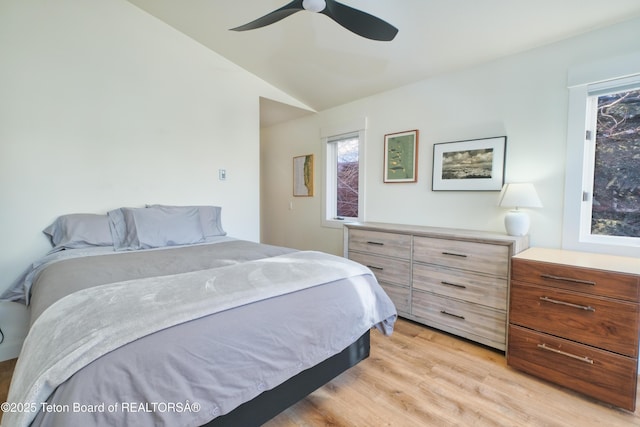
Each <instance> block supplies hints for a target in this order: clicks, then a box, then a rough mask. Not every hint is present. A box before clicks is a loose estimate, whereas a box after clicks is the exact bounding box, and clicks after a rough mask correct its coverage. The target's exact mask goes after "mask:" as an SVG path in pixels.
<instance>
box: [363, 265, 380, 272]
mask: <svg viewBox="0 0 640 427" xmlns="http://www.w3.org/2000/svg"><path fill="white" fill-rule="evenodd" d="M367 267H369V268H370V269H372V270H378V271H383V270H384V268H382V267H376V266H375V265H367Z"/></svg>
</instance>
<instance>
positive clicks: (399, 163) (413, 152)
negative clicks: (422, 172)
mask: <svg viewBox="0 0 640 427" xmlns="http://www.w3.org/2000/svg"><path fill="white" fill-rule="evenodd" d="M416 181H418V131H417V130H409V131H405V132H397V133H390V134H387V135H385V136H384V182H391V183H393V182H416Z"/></svg>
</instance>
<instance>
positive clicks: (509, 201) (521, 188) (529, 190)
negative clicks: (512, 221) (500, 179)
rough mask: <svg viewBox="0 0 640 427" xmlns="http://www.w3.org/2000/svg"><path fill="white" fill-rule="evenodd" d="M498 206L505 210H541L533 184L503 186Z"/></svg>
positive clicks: (540, 203)
mask: <svg viewBox="0 0 640 427" xmlns="http://www.w3.org/2000/svg"><path fill="white" fill-rule="evenodd" d="M498 206H502V207H505V208H516V209H518V208H541V207H542V202H541V201H540V198H539V197H538V193H536V189H535V187H534V186H533V184H530V183H511V184H505V185H504V187H502V192H501V193H500V201H499V202H498Z"/></svg>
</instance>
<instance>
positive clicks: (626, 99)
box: [581, 81, 640, 244]
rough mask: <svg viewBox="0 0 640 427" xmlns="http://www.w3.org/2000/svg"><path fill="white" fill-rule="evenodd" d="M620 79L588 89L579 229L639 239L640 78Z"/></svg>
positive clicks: (598, 236) (592, 236) (602, 236)
mask: <svg viewBox="0 0 640 427" xmlns="http://www.w3.org/2000/svg"><path fill="white" fill-rule="evenodd" d="M616 83H617V84H620V82H614V84H615V86H614V87H610V84H607V85H606V86H605V87H604V88H602V89H601V88H599V87H598V86H594V87H591V88H590V90H589V97H588V99H587V108H588V111H587V117H588V123H587V127H588V129H587V131H586V137H587V138H586V146H587V148H586V152H587V156H586V159H585V161H586V162H588V163H587V165H586V167H585V174H584V177H583V179H584V188H585V190H584V196H583V204H584V206H583V210H584V212H585V213H584V215H583V223H582V224H581V226H582V230H581V231H582V235H583V240H594V241H602V242H605V243H606V242H607V241H610V240H611V241H612V242H615V241H618V242H619V243H624V241H625V240H630V242H629V243H630V244H632V243H633V240H636V239H638V238H640V81H638V82H632V83H631V85H623V86H622V87H620V86H617V84H616ZM616 86H617V87H616ZM624 86H626V87H624ZM609 237H614V238H615V240H613V239H609ZM629 238H631V239H629ZM638 240H640V239H638Z"/></svg>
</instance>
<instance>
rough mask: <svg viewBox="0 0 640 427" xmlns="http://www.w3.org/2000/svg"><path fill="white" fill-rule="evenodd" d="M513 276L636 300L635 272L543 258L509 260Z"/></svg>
mask: <svg viewBox="0 0 640 427" xmlns="http://www.w3.org/2000/svg"><path fill="white" fill-rule="evenodd" d="M511 268H512V274H511V279H512V280H521V281H524V282H529V283H535V284H539V285H545V286H553V287H555V288H562V289H568V290H573V291H577V292H584V293H588V294H593V295H602V296H607V297H611V298H620V299H624V300H627V301H634V302H635V301H637V300H638V292H639V289H640V283H639V279H638V276H634V275H630V274H622V273H614V272H611V271H602V270H594V269H589V268H581V267H575V266H566V265H561V264H553V263H546V262H538V261H531V260H523V259H517V258H514V259H513V260H512V266H511Z"/></svg>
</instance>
